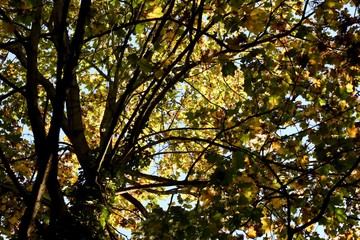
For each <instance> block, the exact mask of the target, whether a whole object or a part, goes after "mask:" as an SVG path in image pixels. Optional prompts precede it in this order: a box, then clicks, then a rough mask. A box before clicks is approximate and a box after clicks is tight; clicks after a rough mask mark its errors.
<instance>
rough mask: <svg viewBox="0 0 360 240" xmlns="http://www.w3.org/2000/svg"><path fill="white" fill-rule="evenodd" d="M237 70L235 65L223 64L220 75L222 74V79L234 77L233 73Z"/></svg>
mask: <svg viewBox="0 0 360 240" xmlns="http://www.w3.org/2000/svg"><path fill="white" fill-rule="evenodd" d="M236 70H237V67H236V66H235V64H234V63H233V62H230V61H229V62H225V63H224V64H223V65H222V68H221V73H222V74H223V76H224V77H227V76H232V77H233V76H234V75H235V71H236Z"/></svg>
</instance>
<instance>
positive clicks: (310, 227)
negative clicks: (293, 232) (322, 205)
mask: <svg viewBox="0 0 360 240" xmlns="http://www.w3.org/2000/svg"><path fill="white" fill-rule="evenodd" d="M314 228H315V223H313V224H311V225H310V226H307V227H306V229H305V230H306V231H308V232H311V231H313V230H314Z"/></svg>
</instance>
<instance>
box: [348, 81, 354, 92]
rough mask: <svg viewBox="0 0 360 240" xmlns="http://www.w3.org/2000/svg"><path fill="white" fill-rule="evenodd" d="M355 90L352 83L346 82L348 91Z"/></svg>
mask: <svg viewBox="0 0 360 240" xmlns="http://www.w3.org/2000/svg"><path fill="white" fill-rule="evenodd" d="M353 90H354V86H353V85H352V84H351V83H348V84H346V92H348V93H352V92H353Z"/></svg>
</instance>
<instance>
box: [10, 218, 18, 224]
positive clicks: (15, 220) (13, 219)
mask: <svg viewBox="0 0 360 240" xmlns="http://www.w3.org/2000/svg"><path fill="white" fill-rule="evenodd" d="M18 221H19V219H18V218H17V217H15V216H12V217H11V218H10V219H9V223H11V224H12V225H15V224H16V223H17V222H18Z"/></svg>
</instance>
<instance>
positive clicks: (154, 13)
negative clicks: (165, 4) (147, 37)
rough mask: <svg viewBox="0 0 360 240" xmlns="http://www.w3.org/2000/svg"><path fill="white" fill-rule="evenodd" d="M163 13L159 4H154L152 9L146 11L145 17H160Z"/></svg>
mask: <svg viewBox="0 0 360 240" xmlns="http://www.w3.org/2000/svg"><path fill="white" fill-rule="evenodd" d="M163 15H164V14H163V12H162V8H161V7H160V6H155V7H154V9H153V11H152V12H151V13H148V15H147V18H160V17H162V16H163Z"/></svg>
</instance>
